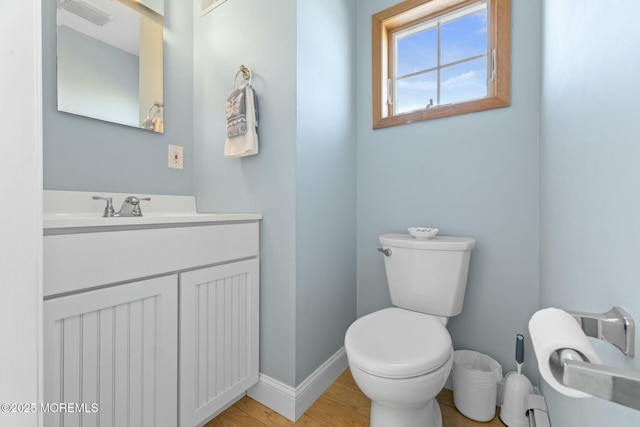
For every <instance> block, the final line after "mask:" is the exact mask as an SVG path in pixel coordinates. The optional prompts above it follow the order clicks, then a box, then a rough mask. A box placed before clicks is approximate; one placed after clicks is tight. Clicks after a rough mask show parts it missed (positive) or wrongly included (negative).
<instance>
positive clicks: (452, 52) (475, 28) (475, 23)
mask: <svg viewBox="0 0 640 427" xmlns="http://www.w3.org/2000/svg"><path fill="white" fill-rule="evenodd" d="M440 39H441V52H440V55H441V57H440V61H441V62H440V63H441V64H442V65H446V64H449V63H451V62H455V61H460V60H462V59H466V58H470V57H472V56H476V55H480V54H483V53H486V52H487V10H486V9H483V10H481V11H479V12H476V13H473V14H471V15H467V16H465V17H462V18H459V19H456V20H455V21H451V22H447V23H445V24H443V25H442V27H441V29H440Z"/></svg>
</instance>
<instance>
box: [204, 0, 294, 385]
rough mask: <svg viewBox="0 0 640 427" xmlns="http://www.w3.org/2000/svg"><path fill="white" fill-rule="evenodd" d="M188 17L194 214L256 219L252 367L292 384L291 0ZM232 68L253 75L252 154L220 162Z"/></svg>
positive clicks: (246, 2)
mask: <svg viewBox="0 0 640 427" xmlns="http://www.w3.org/2000/svg"><path fill="white" fill-rule="evenodd" d="M194 5H195V6H197V2H194ZM194 13H195V16H196V18H194V59H195V61H194V71H195V81H194V111H195V114H196V115H195V122H194V151H195V153H196V156H195V158H194V161H195V165H194V167H195V179H194V183H195V194H196V196H197V199H198V209H199V210H200V211H225V212H260V213H262V214H263V217H264V219H263V221H262V223H261V227H260V228H261V236H260V238H261V243H260V256H261V260H260V280H261V282H260V371H261V372H262V373H264V374H267V375H269V376H271V377H273V378H276V379H278V380H280V381H282V382H284V383H286V384H289V385H295V336H296V333H295V328H296V324H295V321H296V318H295V315H296V313H295V301H296V262H295V261H296V247H295V244H296V221H295V216H296V211H295V208H296V206H295V203H296V200H295V196H296V1H295V0H278V1H264V0H263V1H259V2H256V1H254V0H233V1H227V2H225V3H223V4H222V5H220V6H219V7H217V8H216V9H214V10H213V11H212V12H210V13H209V14H207V15H205V16H204V17H202V18H200V17H199V16H198V13H197V12H194ZM240 64H245V65H247V66H249V67H251V68H252V69H253V72H254V76H253V86H254V88H255V91H256V93H257V96H258V104H259V108H260V127H259V129H258V136H259V141H260V154H259V155H258V156H253V157H247V158H242V159H227V158H224V157H223V147H224V140H225V101H226V98H227V95H228V94H229V91H230V89H231V84H232V81H233V77H234V76H235V74H236V72H237V71H238V68H239V66H240ZM241 79H242V77H239V81H240V80H241Z"/></svg>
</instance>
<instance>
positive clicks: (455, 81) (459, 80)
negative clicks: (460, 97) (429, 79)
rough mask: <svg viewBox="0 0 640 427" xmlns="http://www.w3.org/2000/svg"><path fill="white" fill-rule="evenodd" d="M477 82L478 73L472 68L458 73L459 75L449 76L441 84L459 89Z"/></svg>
mask: <svg viewBox="0 0 640 427" xmlns="http://www.w3.org/2000/svg"><path fill="white" fill-rule="evenodd" d="M476 83H477V81H476V73H475V71H473V70H472V71H467V72H466V73H462V74H458V75H457V76H453V77H449V78H448V79H447V80H445V81H443V82H442V83H441V86H442V87H444V88H447V89H458V88H463V87H467V86H471V85H473V84H476Z"/></svg>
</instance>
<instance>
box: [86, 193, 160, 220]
mask: <svg viewBox="0 0 640 427" xmlns="http://www.w3.org/2000/svg"><path fill="white" fill-rule="evenodd" d="M92 199H93V200H104V201H106V202H107V205H106V206H105V208H104V213H103V214H102V216H103V217H105V218H111V217H132V216H142V210H141V209H140V202H141V201H149V200H151V198H150V197H134V196H129V197H127V198H126V199H124V202H122V207H121V208H120V210H119V211H118V212H115V210H114V209H113V198H112V197H98V196H93V197H92Z"/></svg>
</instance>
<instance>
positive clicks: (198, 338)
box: [180, 259, 259, 426]
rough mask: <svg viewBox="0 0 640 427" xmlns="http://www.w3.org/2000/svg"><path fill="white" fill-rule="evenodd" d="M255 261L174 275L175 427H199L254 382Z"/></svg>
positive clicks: (255, 381) (256, 288)
mask: <svg viewBox="0 0 640 427" xmlns="http://www.w3.org/2000/svg"><path fill="white" fill-rule="evenodd" d="M258 297H259V295H258V260H257V259H249V260H244V261H239V262H234V263H230V264H224V265H219V266H215V267H211V268H205V269H199V270H194V271H189V272H186V273H183V274H181V275H180V425H181V426H194V425H201V424H202V423H203V422H205V421H207V420H209V418H211V415H212V414H216V413H218V412H219V411H220V410H221V409H224V408H225V407H226V406H227V405H228V404H229V403H231V402H232V401H233V400H234V399H235V398H237V397H238V396H239V395H241V394H242V393H243V392H244V391H246V390H247V389H248V388H249V387H251V386H252V385H254V384H256V383H257V382H258V304H259V301H258Z"/></svg>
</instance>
